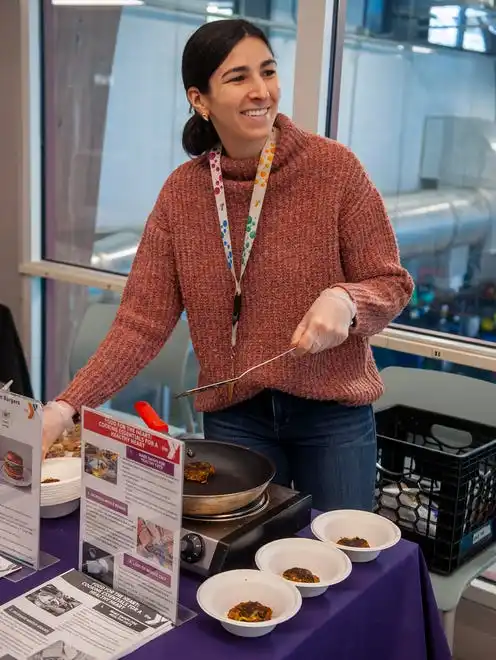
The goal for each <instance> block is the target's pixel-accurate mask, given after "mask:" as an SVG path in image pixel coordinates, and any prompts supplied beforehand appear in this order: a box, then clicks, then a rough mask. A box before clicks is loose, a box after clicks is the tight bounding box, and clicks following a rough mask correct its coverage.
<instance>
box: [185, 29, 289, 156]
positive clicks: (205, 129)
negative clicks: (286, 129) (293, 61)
mask: <svg viewBox="0 0 496 660" xmlns="http://www.w3.org/2000/svg"><path fill="white" fill-rule="evenodd" d="M232 23H233V29H232V30H231V31H230V33H229V37H230V38H226V30H225V27H224V23H223V22H221V21H217V22H215V23H209V24H207V25H206V26H204V27H203V28H202V29H201V30H197V31H196V32H195V33H194V34H193V35H192V36H191V38H190V39H189V41H188V43H187V44H186V47H185V49H184V54H183V63H182V74H183V83H184V87H185V89H186V93H187V97H188V100H189V102H190V104H191V108H192V110H193V111H194V114H193V116H192V117H191V119H190V120H189V121H188V123H187V124H186V126H185V128H184V133H183V146H184V149H185V151H186V152H187V153H189V154H191V155H192V156H199V155H201V154H202V153H204V152H205V151H207V150H208V149H212V148H213V147H215V146H216V144H217V143H218V142H219V133H220V134H222V146H223V148H224V151H225V152H226V153H227V154H228V155H229V156H230V157H231V158H250V157H256V156H258V154H260V152H261V150H262V147H263V146H264V143H265V141H266V140H267V137H268V136H269V134H270V131H271V130H272V126H273V124H274V120H275V118H276V115H277V111H278V107H279V97H280V88H279V79H278V76H277V70H276V61H275V59H274V53H273V51H272V48H271V46H270V44H269V41H268V40H267V37H266V36H265V34H264V33H263V32H262V30H260V29H259V28H258V27H256V26H255V25H252V24H251V23H249V22H248V21H243V20H238V21H232ZM199 54H201V55H202V57H199Z"/></svg>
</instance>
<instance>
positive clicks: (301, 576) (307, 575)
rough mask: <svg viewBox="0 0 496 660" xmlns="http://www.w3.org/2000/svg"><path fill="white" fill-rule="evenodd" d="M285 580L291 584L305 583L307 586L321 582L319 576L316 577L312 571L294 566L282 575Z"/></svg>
mask: <svg viewBox="0 0 496 660" xmlns="http://www.w3.org/2000/svg"><path fill="white" fill-rule="evenodd" d="M282 576H283V578H284V579H285V580H289V581H290V582H304V583H306V584H315V583H317V582H320V578H319V577H318V576H317V575H314V574H313V573H312V571H309V570H308V568H299V567H297V566H294V567H293V568H288V569H287V570H286V571H284V573H283V574H282Z"/></svg>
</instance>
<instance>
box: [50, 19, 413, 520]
mask: <svg viewBox="0 0 496 660" xmlns="http://www.w3.org/2000/svg"><path fill="white" fill-rule="evenodd" d="M182 73H183V83H184V88H185V92H186V95H187V98H188V100H189V102H190V105H191V108H192V111H193V116H192V117H191V118H190V119H189V120H188V122H187V124H186V126H185V128H184V135H183V144H184V146H185V149H186V151H187V152H188V153H189V154H190V155H191V156H193V158H192V159H191V160H190V161H189V162H187V163H185V164H183V165H181V166H180V167H179V168H177V169H176V170H175V171H174V172H173V173H172V175H171V176H170V177H169V178H168V179H167V181H166V182H165V184H164V186H163V188H162V191H161V192H160V195H159V197H158V200H157V202H156V204H155V207H154V209H153V211H152V213H151V215H150V217H149V219H148V222H147V224H146V228H145V232H144V234H143V238H142V240H141V243H140V245H139V248H138V251H137V254H136V257H135V260H134V263H133V267H132V270H131V273H130V275H129V278H128V280H127V285H126V289H125V292H124V294H123V297H122V301H121V305H120V308H119V311H118V313H117V316H116V318H115V321H114V323H113V325H112V327H111V329H110V331H109V333H108V335H107V337H106V338H105V340H104V341H103V343H102V344H101V346H100V348H99V349H98V350H97V352H96V353H95V355H94V356H93V357H92V358H91V359H90V361H89V362H88V364H87V366H86V367H84V368H83V369H81V371H79V372H78V373H77V374H76V376H75V378H74V379H73V381H72V383H71V384H70V385H69V387H68V388H67V389H66V390H65V391H64V392H63V393H62V394H60V396H59V397H58V399H59V401H58V402H55V403H52V404H49V405H48V406H47V407H46V408H45V415H44V425H45V426H44V443H45V446H48V445H49V444H50V442H52V441H53V439H55V437H57V436H58V435H60V433H61V431H62V430H63V428H64V426H66V425H70V424H71V418H72V416H73V415H74V413H76V412H77V411H78V410H79V409H80V408H81V406H82V405H87V406H89V407H96V406H98V405H100V404H101V403H103V402H104V401H106V400H108V399H109V398H110V397H111V396H113V394H114V393H115V392H116V391H117V390H119V389H121V388H122V387H123V386H124V385H126V383H128V382H129V381H130V380H131V378H133V377H134V376H135V375H136V374H137V373H138V372H139V371H140V370H141V369H142V368H143V367H145V366H146V365H147V364H148V363H149V362H150V361H151V360H152V359H153V358H154V357H155V356H156V355H157V353H158V352H159V350H160V349H161V348H162V346H163V344H164V342H166V341H167V339H168V338H169V336H170V334H171V333H172V330H173V328H174V326H175V325H176V323H177V321H178V319H179V317H180V315H181V313H182V311H183V310H184V309H185V310H186V312H187V316H188V322H189V328H190V332H191V338H192V341H193V346H194V350H195V354H196V357H197V358H198V362H199V364H200V383H199V384H200V385H208V384H210V383H212V382H218V381H220V380H225V379H230V378H232V377H233V376H235V375H236V374H239V373H242V372H245V371H246V370H249V368H250V367H252V366H253V365H254V364H258V363H260V362H264V361H266V360H267V359H268V358H271V357H273V356H274V355H279V354H281V353H284V352H287V351H288V349H289V348H290V347H293V348H294V349H295V350H294V356H296V357H297V359H294V357H292V356H289V355H287V356H286V357H284V358H281V359H280V360H277V361H271V362H270V363H268V364H266V365H265V366H264V367H263V368H261V369H257V370H250V371H249V374H248V375H247V376H246V377H245V378H243V379H242V380H240V381H238V382H237V383H236V386H235V387H234V388H233V386H232V385H231V386H230V387H229V386H228V387H225V388H216V389H209V390H208V391H203V392H201V394H199V396H198V399H197V402H196V403H197V407H198V409H199V410H200V411H202V412H204V413H205V416H204V427H205V435H206V436H207V438H211V439H215V440H219V441H228V442H235V443H239V444H241V445H244V446H246V447H248V448H249V449H255V450H257V451H258V452H260V453H262V454H264V455H266V456H267V457H269V458H270V459H271V461H272V462H273V463H274V466H275V471H276V474H275V481H276V482H277V483H279V484H282V485H285V486H290V485H291V484H294V486H295V487H296V488H297V489H298V490H300V491H302V492H305V493H311V494H312V497H313V503H314V506H315V507H316V508H318V509H321V510H327V509H335V508H359V509H370V508H371V506H372V500H373V491H374V481H375V462H376V441H375V429H374V418H373V413H372V408H371V403H372V401H374V400H375V399H377V398H378V397H379V396H380V394H381V392H382V383H381V380H380V378H379V374H378V372H377V369H376V366H375V364H374V360H373V357H372V353H371V350H370V347H369V337H371V336H372V335H374V334H376V333H377V332H379V331H381V330H382V329H384V328H385V327H386V326H387V325H388V323H389V322H390V321H391V320H392V319H393V318H395V317H396V316H397V314H398V313H399V312H400V311H401V309H402V308H403V307H404V306H405V305H406V303H407V302H408V299H409V297H410V294H411V292H412V282H411V279H410V277H409V275H408V273H407V272H406V271H405V269H404V268H402V267H401V265H400V263H399V255H398V250H397V246H396V242H395V237H394V234H393V231H392V228H391V224H390V222H389V219H388V217H387V214H386V212H385V209H384V205H383V203H382V200H381V198H380V196H379V194H378V192H377V190H376V189H375V188H374V186H373V185H372V183H371V181H370V180H369V178H368V176H367V175H366V173H365V171H364V169H363V167H362V166H361V164H360V163H359V161H358V159H357V158H356V157H355V156H354V155H353V154H352V153H351V152H350V151H349V150H348V149H347V148H345V147H343V146H342V145H340V144H338V143H336V142H334V141H331V140H327V139H325V138H322V137H320V136H317V135H312V134H310V133H307V132H305V131H303V130H301V129H300V128H298V127H297V126H296V125H295V124H294V123H293V122H292V121H291V120H290V119H289V118H288V117H286V116H285V115H283V114H281V113H279V111H278V110H279V98H280V90H279V81H278V76H277V69H276V64H275V58H274V54H273V50H272V48H271V46H270V43H269V42H268V40H267V37H266V36H265V34H264V33H263V32H262V31H261V30H259V28H257V27H256V26H254V25H252V24H251V23H248V22H247V21H245V20H239V19H236V20H225V21H218V22H211V23H207V24H205V25H203V26H201V27H200V28H199V29H198V30H197V31H196V32H195V33H194V34H193V35H192V36H191V38H190V39H189V41H188V42H187V44H186V46H185V49H184V53H183V63H182ZM247 469H248V468H247Z"/></svg>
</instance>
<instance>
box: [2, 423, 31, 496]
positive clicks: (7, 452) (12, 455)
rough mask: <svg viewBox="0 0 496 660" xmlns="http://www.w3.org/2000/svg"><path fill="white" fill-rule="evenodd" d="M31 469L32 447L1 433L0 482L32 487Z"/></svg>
mask: <svg viewBox="0 0 496 660" xmlns="http://www.w3.org/2000/svg"><path fill="white" fill-rule="evenodd" d="M31 470H32V450H31V447H30V446H29V445H26V444H24V443H23V442H18V441H17V440H11V439H10V438H6V437H4V436H2V435H0V484H1V483H2V482H3V483H4V484H7V485H9V486H16V487H18V488H30V487H31V479H32V475H31Z"/></svg>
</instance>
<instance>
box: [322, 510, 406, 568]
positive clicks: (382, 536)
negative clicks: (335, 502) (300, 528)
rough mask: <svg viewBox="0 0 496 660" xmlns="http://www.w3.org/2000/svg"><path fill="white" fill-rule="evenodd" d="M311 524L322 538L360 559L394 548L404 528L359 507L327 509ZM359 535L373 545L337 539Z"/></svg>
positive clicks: (372, 557) (355, 560) (358, 560)
mask: <svg viewBox="0 0 496 660" xmlns="http://www.w3.org/2000/svg"><path fill="white" fill-rule="evenodd" d="M311 528H312V532H313V534H314V536H316V537H317V538H318V539H319V540H320V541H324V542H329V543H331V544H332V545H333V546H335V547H336V548H338V549H339V550H342V551H343V552H344V553H346V554H347V555H348V557H349V558H350V559H351V561H352V562H359V563H363V562H368V561H372V560H374V559H376V557H378V556H379V554H380V553H381V552H382V551H383V550H387V549H388V548H392V547H393V546H394V545H396V544H397V543H398V541H399V540H400V539H401V531H400V528H399V527H398V526H397V525H395V524H394V523H393V522H392V521H391V520H388V519H387V518H384V517H383V516H379V515H377V514H375V513H370V512H368V511H357V510H355V509H348V510H346V509H343V510H340V511H328V512H327V513H323V514H321V515H320V516H317V518H315V519H314V520H313V522H312V525H311ZM355 536H359V537H360V538H363V539H366V540H367V541H368V543H369V545H370V548H350V547H348V546H343V545H338V543H337V542H338V541H339V539H341V538H343V537H348V538H353V537H355Z"/></svg>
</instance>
